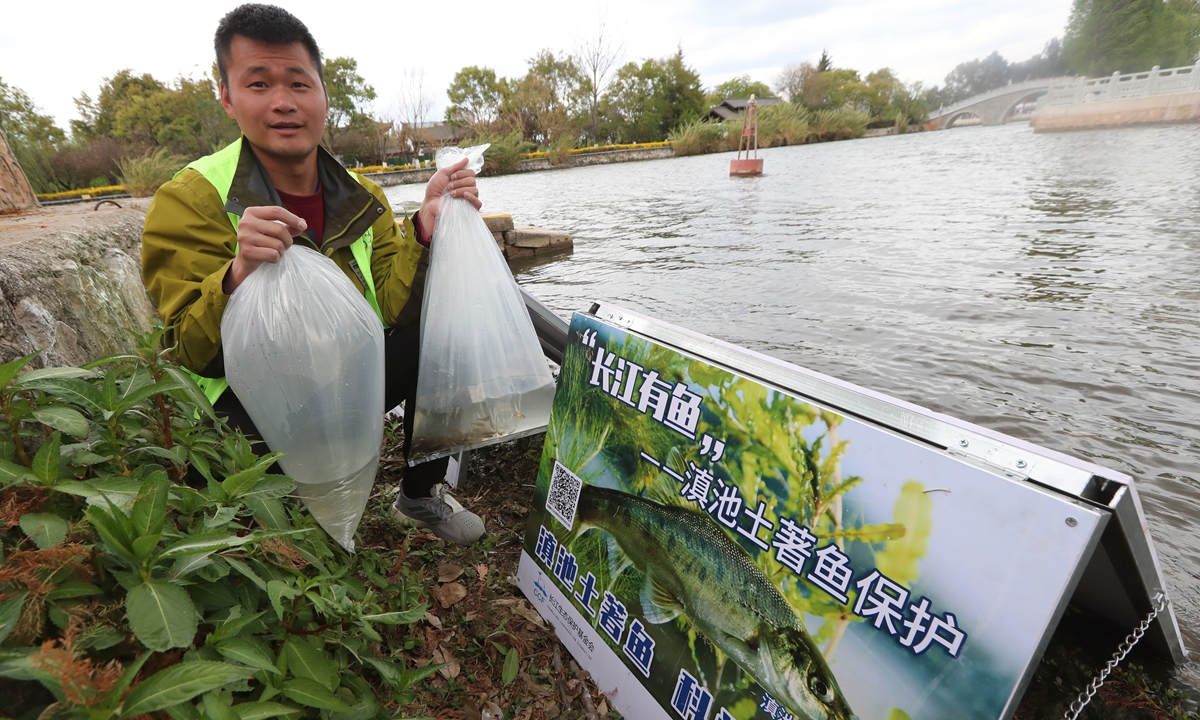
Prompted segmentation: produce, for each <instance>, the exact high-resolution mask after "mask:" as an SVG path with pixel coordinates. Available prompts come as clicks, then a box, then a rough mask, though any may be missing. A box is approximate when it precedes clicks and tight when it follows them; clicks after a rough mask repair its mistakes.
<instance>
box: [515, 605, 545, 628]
mask: <svg viewBox="0 0 1200 720" xmlns="http://www.w3.org/2000/svg"><path fill="white" fill-rule="evenodd" d="M513 612H515V613H516V614H518V615H520V616H521V617H523V618H525V619H526V620H528V621H529V622H530V623H532V624H533V625H535V626H537V627H540V628H544V627H546V622H545V621H544V620H542V616H541V615H538V611H537V610H534V609H533V608H532V607H530V606H529V603H527V602H524V601H521V602H520V603H518V604H517V605H516V606H514V607H513Z"/></svg>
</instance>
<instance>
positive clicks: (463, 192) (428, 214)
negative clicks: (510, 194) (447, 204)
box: [419, 158, 483, 243]
mask: <svg viewBox="0 0 1200 720" xmlns="http://www.w3.org/2000/svg"><path fill="white" fill-rule="evenodd" d="M466 167H467V158H463V159H462V160H459V161H458V162H456V163H454V164H453V165H451V166H450V167H446V168H442V169H441V170H438V171H437V172H436V173H434V174H433V177H431V178H429V184H428V185H426V186H425V199H424V200H423V201H422V202H421V210H420V211H419V214H420V216H421V230H422V231H423V232H422V234H423V235H425V237H423V238H421V239H422V240H423V241H424V242H425V243H428V242H429V241H430V240H432V239H433V226H434V223H436V222H437V213H438V205H439V203H441V201H442V193H443V192H445V191H446V190H449V191H450V197H456V198H466V199H467V201H468V202H470V203H471V204H472V205H474V206H475V209H476V210H478V209H479V208H481V207H483V203H481V202H480V201H479V188H478V187H477V186H476V185H475V171H474V170H467V169H466Z"/></svg>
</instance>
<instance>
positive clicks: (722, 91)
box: [704, 75, 774, 105]
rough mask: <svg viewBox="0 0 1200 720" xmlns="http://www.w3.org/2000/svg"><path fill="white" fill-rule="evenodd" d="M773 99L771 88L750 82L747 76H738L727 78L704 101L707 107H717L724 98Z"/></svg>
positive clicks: (761, 83) (753, 81)
mask: <svg viewBox="0 0 1200 720" xmlns="http://www.w3.org/2000/svg"><path fill="white" fill-rule="evenodd" d="M751 95H754V96H755V97H759V98H764V97H774V96H773V95H771V88H770V87H769V86H768V85H767V84H766V83H764V82H760V81H758V80H751V79H750V76H749V75H738V76H737V77H733V78H729V79H728V80H726V81H725V82H723V83H721V84H720V85H717V86H716V87H714V88H713V89H712V90H710V91H709V93H708V95H707V96H705V98H704V100H705V102H706V103H707V104H709V105H717V104H718V103H720V102H721V101H722V100H724V99H725V98H749V97H750V96H751Z"/></svg>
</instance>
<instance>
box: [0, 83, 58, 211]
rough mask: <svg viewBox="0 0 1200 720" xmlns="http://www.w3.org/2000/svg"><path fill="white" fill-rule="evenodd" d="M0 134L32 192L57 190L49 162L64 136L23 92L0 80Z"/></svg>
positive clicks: (51, 120) (51, 119)
mask: <svg viewBox="0 0 1200 720" xmlns="http://www.w3.org/2000/svg"><path fill="white" fill-rule="evenodd" d="M0 131H3V132H4V134H5V136H6V137H7V138H8V144H9V147H10V148H11V149H12V152H13V154H14V155H16V157H17V162H18V163H20V164H21V168H22V169H23V170H24V171H25V176H26V177H27V178H29V184H30V185H32V186H33V190H34V192H52V191H54V190H58V189H60V188H59V187H58V186H57V184H56V182H55V177H54V172H53V168H52V166H51V161H52V160H53V158H54V154H55V152H56V151H57V148H58V146H59V145H61V144H62V143H63V141H64V139H65V137H66V134H65V133H64V132H63V131H62V128H60V127H58V125H56V124H55V122H54V118H52V117H50V116H49V115H43V114H42V113H41V112H39V111H38V107H37V105H35V104H34V102H33V100H32V99H31V98H30V97H29V95H27V94H26V93H25V91H24V90H22V89H20V88H18V87H13V86H12V85H9V84H7V83H5V82H4V80H3V79H0Z"/></svg>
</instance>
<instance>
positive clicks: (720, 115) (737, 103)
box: [708, 97, 783, 120]
mask: <svg viewBox="0 0 1200 720" xmlns="http://www.w3.org/2000/svg"><path fill="white" fill-rule="evenodd" d="M754 102H755V104H757V105H758V106H759V107H766V106H768V105H778V104H779V103H781V102H783V100H780V99H779V98H774V97H761V98H755V99H754ZM749 104H750V98H725V99H724V100H722V101H721V103H720V104H719V105H713V106H712V107H710V108H709V109H708V118H709V119H710V120H734V119H736V118H738V117H740V116H741V114H742V112H743V111H745V109H746V106H747V105H749Z"/></svg>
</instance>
